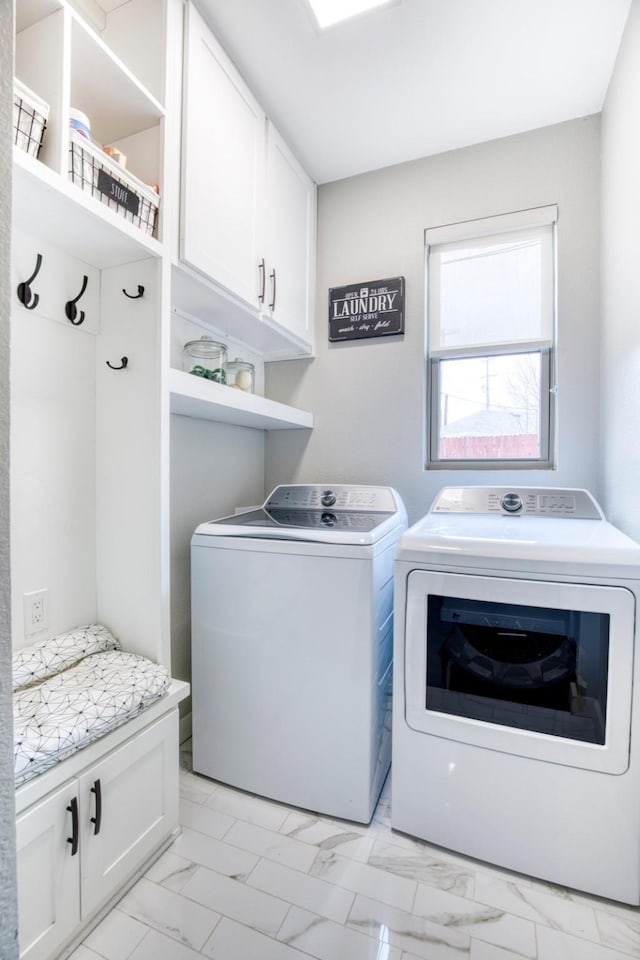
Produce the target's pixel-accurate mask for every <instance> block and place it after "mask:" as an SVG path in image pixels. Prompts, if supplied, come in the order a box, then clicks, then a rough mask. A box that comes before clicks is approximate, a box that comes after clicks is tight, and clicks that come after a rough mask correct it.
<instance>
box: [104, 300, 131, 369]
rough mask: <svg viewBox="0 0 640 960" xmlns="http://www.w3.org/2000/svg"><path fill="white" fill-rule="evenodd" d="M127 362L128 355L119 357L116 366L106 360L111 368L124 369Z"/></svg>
mask: <svg viewBox="0 0 640 960" xmlns="http://www.w3.org/2000/svg"><path fill="white" fill-rule="evenodd" d="M134 299H135V297H134ZM128 363H129V357H121V358H120V364H119V365H117V366H116V365H114V364H113V363H110V362H109V361H108V360H107V366H108V367H110V368H111V369H112V370H126V368H127V364H128Z"/></svg>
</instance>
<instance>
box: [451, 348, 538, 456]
mask: <svg viewBox="0 0 640 960" xmlns="http://www.w3.org/2000/svg"><path fill="white" fill-rule="evenodd" d="M439 366H440V369H439V382H440V402H439V405H438V406H439V416H440V422H439V429H438V457H439V458H441V459H444V460H457V459H460V458H465V459H471V460H481V459H487V458H488V459H498V460H503V459H507V460H517V459H521V458H528V459H531V458H534V459H537V458H539V457H540V450H541V443H542V436H541V423H540V413H541V410H540V379H541V354H540V353H539V352H533V353H519V354H505V355H498V356H486V357H466V358H464V357H463V358H459V359H454V360H441V361H440V365H439Z"/></svg>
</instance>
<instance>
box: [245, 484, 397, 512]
mask: <svg viewBox="0 0 640 960" xmlns="http://www.w3.org/2000/svg"><path fill="white" fill-rule="evenodd" d="M264 507H265V509H266V510H270V511H271V510H274V509H276V510H278V509H280V510H283V509H288V510H322V509H326V508H328V507H330V508H331V510H333V511H335V510H349V511H351V512H352V513H353V512H355V511H360V510H361V511H363V512H367V513H372V512H373V513H395V512H396V510H397V509H398V507H397V504H396V499H395V497H394V495H393V491H392V490H391V489H390V488H389V487H360V486H356V485H354V484H344V483H343V484H339V483H335V484H319V483H318V484H315V483H314V484H302V483H300V484H297V483H296V484H288V485H283V486H280V487H276V488H275V490H273V491H272V493H271V494H270V495H269V497H268V498H267V500H266V501H265V504H264Z"/></svg>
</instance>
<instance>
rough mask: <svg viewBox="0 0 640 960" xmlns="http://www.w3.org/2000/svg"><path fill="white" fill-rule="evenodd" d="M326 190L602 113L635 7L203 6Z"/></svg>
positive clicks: (247, 1)
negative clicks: (332, 10)
mask: <svg viewBox="0 0 640 960" xmlns="http://www.w3.org/2000/svg"><path fill="white" fill-rule="evenodd" d="M196 2H197V6H198V7H199V9H200V10H201V12H202V13H203V15H204V16H205V18H206V19H207V20H208V22H209V24H210V26H211V27H212V28H213V30H214V32H215V33H216V35H217V37H218V39H219V40H220V42H221V43H222V45H223V46H224V48H225V49H226V50H227V53H228V54H229V55H230V57H231V59H232V60H233V61H234V62H235V64H236V66H237V67H238V69H239V70H240V72H241V73H242V75H243V76H244V78H245V80H246V81H247V83H248V85H249V86H250V87H251V89H252V90H253V92H254V93H255V95H256V97H257V98H258V100H259V101H260V102H261V104H262V106H263V108H264V110H265V111H266V113H267V114H268V115H269V116H270V117H271V119H272V120H273V121H274V123H275V124H276V126H277V127H278V128H279V130H280V132H281V133H282V134H283V136H284V137H285V139H286V140H287V141H288V142H289V145H290V146H291V147H292V149H293V150H294V152H295V153H296V154H297V155H298V158H299V159H300V161H301V162H302V164H303V166H304V167H306V169H307V171H308V172H309V173H310V174H311V176H312V177H313V178H314V179H315V180H316V181H317V182H318V183H326V182H329V181H332V180H337V179H341V178H342V177H348V176H352V175H354V174H358V173H363V172H365V171H368V170H375V169H378V168H380V167H384V166H388V165H389V164H394V163H400V162H403V161H405V160H413V159H416V158H418V157H424V156H428V155H430V154H434V153H441V152H443V151H445V150H451V149H455V148H457V147H463V146H468V145H469V144H472V143H480V142H482V141H486V140H493V139H495V138H497V137H504V136H509V135H510V134H514V133H520V132H522V131H524V130H531V129H535V128H536V127H542V126H546V125H548V124H551V123H558V122H560V121H563V120H569V119H572V118H575V117H581V116H587V115H589V114H592V113H598V112H599V111H600V110H601V108H602V105H603V102H604V98H605V94H606V91H607V85H608V83H609V79H610V77H611V72H612V69H613V65H614V62H615V57H616V53H617V50H618V47H619V44H620V39H621V36H622V32H623V30H624V25H625V22H626V18H627V14H628V12H629V7H630V5H631V0H395V2H394V3H393V4H392V5H391V6H389V7H385V8H381V9H378V10H374V11H373V12H371V13H370V14H367V15H363V16H360V17H357V18H354V19H353V20H350V21H346V22H344V23H343V24H341V25H337V26H334V27H330V28H328V29H327V30H325V31H320V30H319V29H318V28H317V27H316V25H315V20H314V18H313V15H312V14H311V11H310V8H309V6H308V4H307V0H196Z"/></svg>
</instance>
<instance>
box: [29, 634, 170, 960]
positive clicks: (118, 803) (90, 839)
mask: <svg viewBox="0 0 640 960" xmlns="http://www.w3.org/2000/svg"><path fill="white" fill-rule="evenodd" d="M13 672H14V742H15V778H16V788H17V789H16V812H17V846H18V904H19V913H20V956H21V958H22V960H52V958H54V957H56V958H57V957H62V956H65V955H66V953H67V952H70V951H71V950H72V949H73V948H74V946H75V945H76V944H77V943H78V941H79V940H80V939H81V938H82V937H83V936H85V935H86V932H87V930H88V929H90V928H91V926H93V925H94V924H95V923H96V922H98V920H99V919H100V918H101V917H102V916H103V914H104V913H105V912H106V911H107V910H108V909H110V907H111V906H112V904H113V903H114V902H115V901H116V900H117V899H119V897H120V896H121V895H122V893H123V892H124V891H125V890H126V889H127V887H128V886H130V884H131V883H133V882H134V881H135V880H136V879H137V877H138V876H140V875H141V873H142V872H143V871H144V870H145V869H146V868H147V866H148V864H149V863H150V862H151V861H152V860H153V859H154V858H155V857H156V856H158V854H159V853H160V852H161V851H162V850H163V849H164V848H165V847H166V846H167V845H168V844H169V843H170V842H171V840H172V839H173V837H174V836H175V834H176V832H177V830H178V727H179V723H178V704H179V702H180V701H181V700H182V699H184V697H186V696H187V694H188V690H189V688H188V684H186V683H181V682H180V681H176V680H172V679H171V678H170V676H169V674H168V671H167V670H166V668H164V667H162V666H160V665H158V664H155V663H153V662H152V661H150V660H148V659H146V658H145V657H139V656H137V655H134V654H130V653H125V652H123V651H122V650H121V649H120V644H119V642H118V641H117V640H116V639H115V637H113V636H112V634H111V633H110V632H109V631H108V630H107V629H106V628H105V627H103V626H100V625H98V624H91V625H89V626H85V627H81V628H78V629H77V630H74V631H72V632H70V633H67V634H64V635H62V636H59V637H55V638H52V639H50V640H45V641H43V642H42V643H39V644H36V645H35V646H33V647H29V648H27V649H25V650H21V651H18V652H17V653H16V654H15V656H14V662H13Z"/></svg>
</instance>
